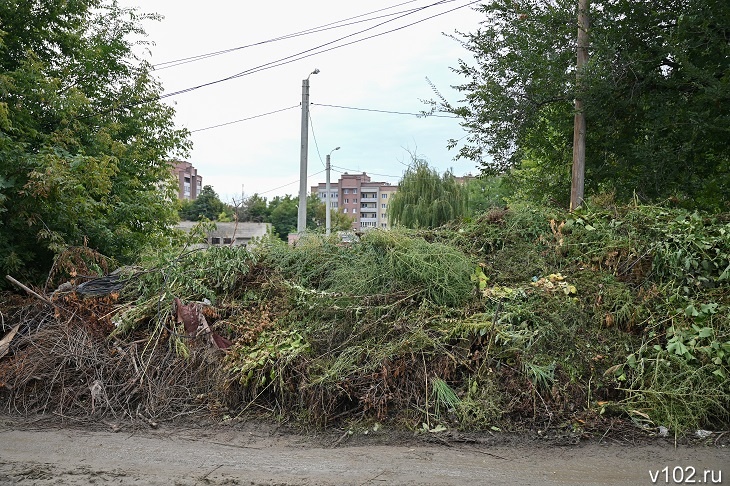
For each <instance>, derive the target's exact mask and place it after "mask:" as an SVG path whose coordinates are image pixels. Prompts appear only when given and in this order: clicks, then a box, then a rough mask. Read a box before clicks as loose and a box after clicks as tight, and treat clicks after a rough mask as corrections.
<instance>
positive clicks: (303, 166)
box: [297, 69, 319, 234]
mask: <svg viewBox="0 0 730 486" xmlns="http://www.w3.org/2000/svg"><path fill="white" fill-rule="evenodd" d="M318 73H319V69H315V70H314V71H312V72H311V73H309V76H311V75H312V74H318ZM309 76H307V79H304V80H302V146H301V151H300V153H299V213H298V217H297V233H299V234H302V233H304V231H306V229H307V155H308V154H309V131H308V127H309Z"/></svg>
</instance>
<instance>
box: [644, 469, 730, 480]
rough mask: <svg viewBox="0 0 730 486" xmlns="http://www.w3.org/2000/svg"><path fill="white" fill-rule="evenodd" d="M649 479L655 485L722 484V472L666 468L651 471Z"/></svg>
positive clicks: (719, 470)
mask: <svg viewBox="0 0 730 486" xmlns="http://www.w3.org/2000/svg"><path fill="white" fill-rule="evenodd" d="M649 479H650V480H651V482H652V483H653V484H722V470H721V469H718V470H717V471H716V470H714V469H702V470H697V469H696V468H694V467H692V466H684V467H682V466H674V467H669V466H665V467H663V468H662V469H656V470H653V471H649Z"/></svg>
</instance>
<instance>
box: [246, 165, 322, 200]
mask: <svg viewBox="0 0 730 486" xmlns="http://www.w3.org/2000/svg"><path fill="white" fill-rule="evenodd" d="M322 172H325V171H324V170H320V171H319V172H315V173H314V174H309V175H308V176H307V180H309V179H311V178H312V177H314V176H318V175H320V174H321V173H322ZM294 184H299V179H297V180H295V181H292V182H289V183H287V184H284V185H283V186H279V187H275V188H273V189H269V190H266V191H262V192H256V194H259V195H260V194H267V193H269V192H274V191H277V190H279V189H283V188H285V187H287V186H291V185H294Z"/></svg>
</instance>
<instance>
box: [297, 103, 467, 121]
mask: <svg viewBox="0 0 730 486" xmlns="http://www.w3.org/2000/svg"><path fill="white" fill-rule="evenodd" d="M311 104H312V105H314V106H328V107H330V108H343V109H345V110H358V111H374V112H377V113H392V114H394V115H413V116H417V117H421V118H426V117H429V116H433V117H437V118H459V117H458V116H451V115H434V114H430V113H407V112H404V111H389V110H376V109H373V108H356V107H354V106H340V105H326V104H323V103H311Z"/></svg>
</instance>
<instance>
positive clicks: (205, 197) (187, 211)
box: [180, 186, 232, 221]
mask: <svg viewBox="0 0 730 486" xmlns="http://www.w3.org/2000/svg"><path fill="white" fill-rule="evenodd" d="M229 213H231V214H232V210H231V208H230V207H229V206H227V205H226V204H225V203H224V202H223V201H221V200H220V198H219V197H218V193H216V192H215V191H214V190H213V186H203V190H201V191H200V194H198V197H197V198H196V199H195V200H194V201H186V202H185V203H183V205H182V207H181V208H180V218H181V219H186V220H188V221H200V220H202V219H204V218H205V219H209V220H210V221H215V220H219V219H220V216H221V215H228V214H229ZM226 219H227V218H226Z"/></svg>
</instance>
